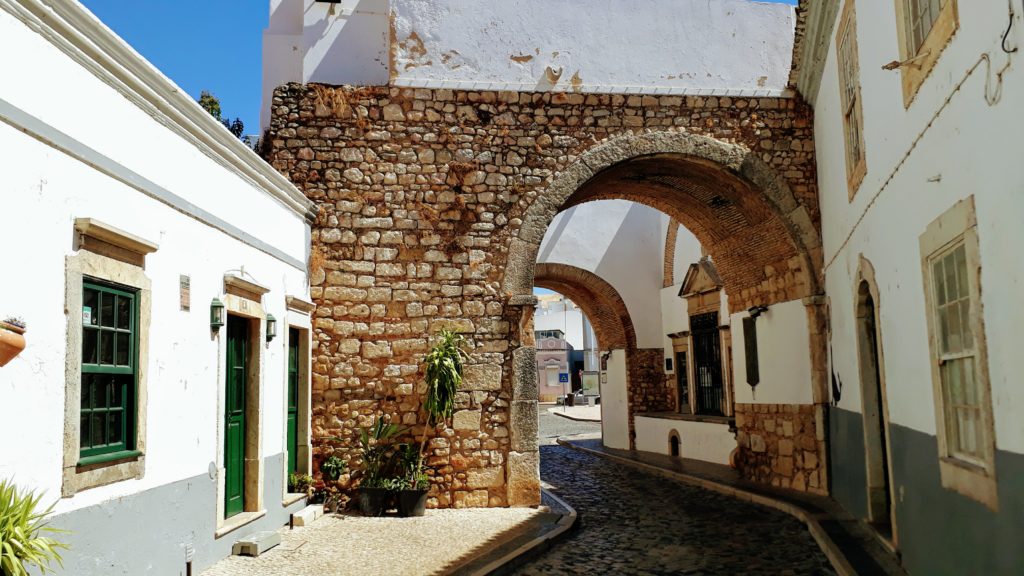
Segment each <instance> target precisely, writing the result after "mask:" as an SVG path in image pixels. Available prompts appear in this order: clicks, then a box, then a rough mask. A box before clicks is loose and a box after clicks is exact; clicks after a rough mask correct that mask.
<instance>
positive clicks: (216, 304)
mask: <svg viewBox="0 0 1024 576" xmlns="http://www.w3.org/2000/svg"><path fill="white" fill-rule="evenodd" d="M223 325H224V303H223V302H221V301H220V298H217V297H214V298H213V301H212V302H210V328H211V329H213V331H214V332H216V331H218V330H220V327H221V326H223Z"/></svg>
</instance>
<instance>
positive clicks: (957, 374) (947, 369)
mask: <svg viewBox="0 0 1024 576" xmlns="http://www.w3.org/2000/svg"><path fill="white" fill-rule="evenodd" d="M961 362H962V361H961V360H947V361H946V363H945V364H943V365H942V383H943V384H945V385H946V397H947V399H948V402H949V403H950V404H962V403H963V398H964V392H963V383H962V381H961V372H962V367H961V366H960V364H961Z"/></svg>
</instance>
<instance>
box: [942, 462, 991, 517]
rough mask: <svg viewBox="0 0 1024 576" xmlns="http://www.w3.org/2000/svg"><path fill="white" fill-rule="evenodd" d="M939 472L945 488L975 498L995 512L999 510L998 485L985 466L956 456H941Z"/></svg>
mask: <svg viewBox="0 0 1024 576" xmlns="http://www.w3.org/2000/svg"><path fill="white" fill-rule="evenodd" d="M939 472H940V476H941V478H942V487H943V488H946V489H949V490H953V491H954V492H958V493H960V494H961V495H963V496H965V497H967V498H970V499H972V500H975V501H977V502H979V503H981V504H983V505H985V506H987V507H988V508H989V509H991V510H992V511H993V512H998V511H999V492H998V485H997V484H996V479H995V477H994V476H993V475H992V473H991V472H989V471H988V470H986V469H985V468H983V467H981V466H978V465H977V464H972V463H970V462H964V461H963V460H958V459H956V458H950V457H940V458H939Z"/></svg>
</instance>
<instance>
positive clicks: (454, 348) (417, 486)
mask: <svg viewBox="0 0 1024 576" xmlns="http://www.w3.org/2000/svg"><path fill="white" fill-rule="evenodd" d="M463 342H464V339H463V337H462V335H460V334H456V333H455V332H452V331H450V330H441V333H440V338H439V339H438V341H437V343H436V344H434V347H433V348H431V349H430V352H428V353H427V356H426V357H425V358H424V359H423V364H424V366H425V368H426V373H427V374H426V376H427V391H426V396H425V397H424V399H423V410H424V411H425V412H426V413H427V421H426V425H425V426H424V427H423V433H422V435H421V436H420V445H419V449H418V450H415V449H413V450H414V454H408V455H405V454H404V453H403V462H404V463H406V464H407V472H406V479H407V482H408V485H409V487H408V489H407V490H408V493H405V492H403V493H402V494H401V495H400V500H399V504H400V505H401V504H402V502H403V500H404V502H405V504H404V511H405V512H406V513H407V515H409V516H422V515H423V513H424V510H425V509H426V501H427V491H428V488H429V486H430V481H429V478H428V477H427V475H426V474H425V473H424V472H423V452H424V450H425V449H426V446H427V432H429V431H430V430H431V429H432V428H435V427H436V426H437V425H438V424H446V423H447V422H448V420H449V419H450V418H451V417H452V414H453V413H454V412H455V395H456V394H457V393H458V391H459V386H461V385H462V366H463V359H464V357H465V355H466V353H465V352H463V351H462V348H461V345H462V343H463ZM400 511H401V510H400Z"/></svg>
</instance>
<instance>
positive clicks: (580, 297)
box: [534, 263, 636, 350]
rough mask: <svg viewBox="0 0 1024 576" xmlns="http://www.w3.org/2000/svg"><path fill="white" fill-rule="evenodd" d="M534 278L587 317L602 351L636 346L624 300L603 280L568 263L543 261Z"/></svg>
mask: <svg viewBox="0 0 1024 576" xmlns="http://www.w3.org/2000/svg"><path fill="white" fill-rule="evenodd" d="M534 281H535V282H536V286H538V287H540V288H548V289H550V290H554V291H556V292H558V293H560V294H562V295H564V296H566V297H567V298H569V299H570V300H572V301H573V302H575V303H576V304H577V305H578V306H579V307H580V309H582V310H583V313H584V314H586V316H587V318H588V319H589V320H590V323H591V325H592V326H593V327H594V332H595V334H596V335H597V340H598V344H599V345H600V347H601V348H602V349H603V350H610V349H613V348H622V349H626V350H634V349H636V330H635V329H634V327H633V321H632V319H631V318H630V316H629V310H628V309H627V308H626V302H625V301H624V300H623V299H622V296H620V295H619V293H618V291H617V290H615V287H613V286H612V285H611V284H609V283H608V282H607V281H606V280H604V279H603V278H601V277H600V276H598V275H597V274H594V273H593V272H590V271H588V270H584V269H582V268H578V267H576V266H572V265H569V264H554V263H542V264H537V265H536V275H535V280H534Z"/></svg>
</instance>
